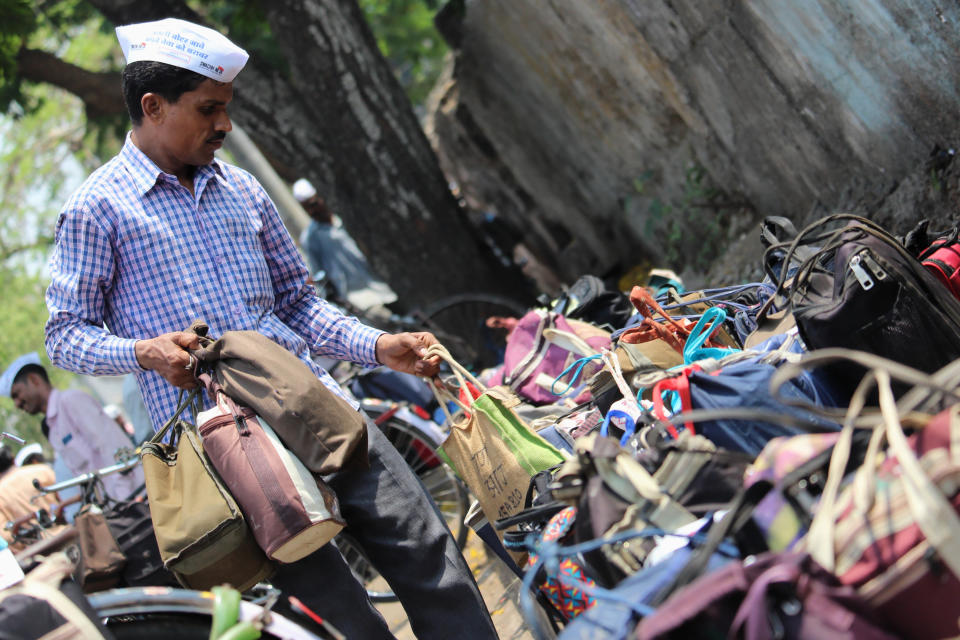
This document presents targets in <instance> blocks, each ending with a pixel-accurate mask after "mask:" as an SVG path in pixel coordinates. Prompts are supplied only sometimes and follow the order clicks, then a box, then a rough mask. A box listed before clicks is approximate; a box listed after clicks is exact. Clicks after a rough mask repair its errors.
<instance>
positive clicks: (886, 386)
mask: <svg viewBox="0 0 960 640" xmlns="http://www.w3.org/2000/svg"><path fill="white" fill-rule="evenodd" d="M837 359H846V360H849V361H851V362H856V363H858V364H860V365H861V366H862V367H865V368H867V369H868V373H867V375H866V376H865V377H864V379H863V381H862V382H861V384H860V386H859V387H858V388H857V391H856V393H855V394H854V396H853V398H852V400H851V403H850V407H849V410H848V412H847V417H846V419H845V421H844V429H843V431H842V432H841V434H840V439H839V441H838V442H837V445H836V446H835V447H834V451H833V455H832V457H831V459H830V470H829V476H828V479H827V483H826V487H825V488H824V491H823V495H822V496H821V499H820V503H819V505H818V507H817V511H816V516H815V517H814V520H813V523H812V524H811V526H810V530H809V532H808V533H807V536H806V537H805V538H804V539H803V540H802V541H801V544H802V545H803V548H805V549H807V550H808V551H809V552H810V553H811V555H813V556H814V558H815V559H817V561H818V562H819V563H820V564H822V565H823V566H824V567H826V568H827V569H829V570H831V571H833V572H834V573H836V574H837V575H838V576H839V578H840V580H841V582H843V583H845V584H849V585H851V586H854V587H856V588H857V590H858V592H859V593H860V595H861V596H863V597H864V599H865V600H866V601H867V602H869V603H871V604H872V605H873V606H875V607H877V609H878V610H879V611H880V612H881V614H882V616H883V619H884V620H885V621H886V622H887V623H888V624H889V625H890V627H891V628H892V629H893V630H895V631H897V632H898V633H899V634H900V635H902V636H903V637H907V638H942V637H954V636H956V635H957V634H958V632H960V623H958V617H957V613H956V610H955V608H953V607H950V606H947V607H944V606H941V605H942V603H945V602H950V603H955V602H957V601H958V600H960V579H958V576H960V516H958V514H957V511H958V510H960V493H958V491H957V486H958V481H960V407H958V406H957V405H956V404H954V405H953V406H951V407H950V408H948V409H946V410H944V411H941V412H940V413H938V414H937V415H936V417H934V418H933V419H932V420H929V422H928V423H927V424H926V425H925V426H922V428H920V429H918V430H917V432H916V433H915V434H914V435H912V436H910V437H907V436H906V435H905V433H904V431H903V423H904V421H909V422H911V423H914V424H916V423H917V420H918V418H919V416H921V415H923V414H924V413H925V412H926V411H927V410H928V408H930V407H938V406H939V405H940V403H941V399H942V398H949V401H950V402H954V403H955V402H957V400H960V389H958V384H957V381H958V380H960V361H955V362H953V363H951V364H950V365H948V366H946V367H944V368H943V369H941V370H940V371H938V372H937V373H935V374H933V375H932V376H931V375H926V374H924V373H922V372H919V371H916V370H913V369H909V368H907V367H904V366H902V365H898V364H897V363H895V362H891V361H889V360H883V359H881V358H877V357H876V356H872V355H870V354H864V353H857V352H850V351H847V350H842V349H830V350H822V351H821V352H817V353H814V354H812V355H811V358H809V359H808V361H807V362H804V363H798V365H797V366H798V367H799V366H800V365H801V364H802V365H805V366H816V365H822V364H823V363H827V362H829V361H830V360H837ZM787 373H789V371H786V372H785V374H787ZM894 378H896V379H899V380H900V381H901V382H904V383H908V384H913V385H915V386H914V387H913V388H912V389H911V390H910V391H908V392H907V393H906V394H905V395H903V396H902V397H901V399H900V402H896V401H895V400H894V396H893V391H892V381H893V379H894ZM874 386H876V387H877V388H878V390H879V403H880V414H879V415H877V414H876V413H875V412H874V413H871V412H868V411H866V410H865V409H864V406H865V402H866V397H867V395H868V394H869V393H870V392H871V391H872V390H873V387H874ZM858 423H859V426H862V427H867V428H872V429H873V433H872V436H871V439H870V443H869V446H868V449H867V454H866V456H865V462H864V464H862V465H861V466H860V468H859V469H858V470H857V472H856V473H855V474H854V476H853V479H852V481H846V482H845V481H844V477H843V476H844V469H845V468H846V467H847V460H848V459H849V456H850V451H851V443H852V442H853V438H854V429H855V427H856V426H858ZM884 449H886V451H884Z"/></svg>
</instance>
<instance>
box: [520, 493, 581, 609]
mask: <svg viewBox="0 0 960 640" xmlns="http://www.w3.org/2000/svg"><path fill="white" fill-rule="evenodd" d="M576 517H577V508H576V507H566V508H565V509H562V510H561V511H559V512H558V513H556V514H555V515H554V516H553V517H552V518H550V520H549V521H548V522H547V525H546V527H545V528H544V530H543V532H542V534H541V535H540V542H541V543H543V542H561V543H562V542H565V539H566V538H568V537H572V532H573V522H574V520H576ZM536 564H537V554H536V553H531V554H530V558H529V560H527V569H528V570H530V569H532V568H533V567H534V566H536ZM538 578H539V579H538V580H537V582H538V583H539V584H538V588H539V589H540V592H541V593H542V594H543V595H544V596H545V597H546V598H547V600H549V601H550V604H552V605H553V606H554V607H555V608H556V609H557V611H559V612H560V615H561V616H563V618H564V620H566V621H568V622H569V621H570V620H572V619H574V618H576V617H577V616H579V615H580V614H581V613H583V612H584V611H586V610H587V609H589V608H590V607H592V606H594V605H595V604H596V603H597V600H596V598H593V597H592V596H591V595H590V594H588V593H586V592H585V591H584V590H583V589H581V588H580V587H579V585H578V584H576V583H585V584H586V585H588V586H591V587H592V586H594V582H593V580H592V579H591V578H590V577H589V576H588V575H586V574H585V573H584V569H583V567H582V566H581V565H580V563H579V562H578V561H577V559H576V558H571V557H565V558H562V559H560V562H559V564H558V565H557V566H556V567H550V568H549V569H548V568H546V567H544V570H543V572H542V576H538ZM571 581H574V582H575V584H573V585H571V584H570V582H571Z"/></svg>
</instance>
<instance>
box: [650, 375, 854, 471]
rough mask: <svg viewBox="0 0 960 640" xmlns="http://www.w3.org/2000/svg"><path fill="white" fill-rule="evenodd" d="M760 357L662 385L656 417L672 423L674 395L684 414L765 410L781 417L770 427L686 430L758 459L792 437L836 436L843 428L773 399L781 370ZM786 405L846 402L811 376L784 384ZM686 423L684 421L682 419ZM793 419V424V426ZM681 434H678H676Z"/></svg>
mask: <svg viewBox="0 0 960 640" xmlns="http://www.w3.org/2000/svg"><path fill="white" fill-rule="evenodd" d="M760 359H761V358H760V357H758V358H753V359H750V360H745V361H742V362H735V363H733V364H730V365H727V366H725V367H723V368H721V369H720V370H718V371H714V372H712V373H706V372H704V371H701V370H699V369H698V368H697V367H696V366H693V367H687V368H686V369H685V370H684V371H683V372H682V373H681V374H680V375H679V376H675V377H671V378H667V379H665V380H661V381H660V382H658V383H657V384H656V385H655V386H654V388H653V400H654V414H655V415H656V416H657V417H658V418H661V419H663V420H666V421H667V422H670V420H669V418H668V416H667V415H666V411H665V410H664V407H663V394H664V392H666V391H674V392H676V394H677V396H678V397H679V404H680V408H681V409H682V411H684V412H687V411H693V410H699V409H707V410H710V409H718V410H742V409H749V410H753V411H754V412H756V410H765V411H767V412H769V413H770V414H771V415H776V416H782V417H783V419H782V420H780V419H777V418H773V419H772V420H771V421H765V420H762V419H757V418H754V419H745V418H743V417H739V416H738V417H733V416H732V414H733V413H735V412H728V415H731V417H718V418H716V419H708V420H703V421H698V424H697V425H696V428H694V426H693V423H692V422H687V423H684V426H685V427H686V428H687V429H688V430H690V431H692V432H694V433H698V434H700V435H702V436H704V437H706V438H707V439H709V440H710V441H712V442H713V443H714V444H716V445H717V446H718V447H721V448H724V449H729V450H732V451H742V452H744V453H748V454H751V455H754V456H756V455H758V454H759V453H760V451H761V450H762V449H763V447H764V446H765V445H766V444H767V442H769V441H770V440H771V439H773V438H776V437H779V436H793V435H799V434H802V433H809V432H811V431H814V432H816V431H836V430H838V429H839V425H837V424H835V423H833V422H830V421H828V420H826V419H824V418H821V417H818V416H815V415H813V414H811V413H809V412H807V411H805V410H803V409H801V408H798V407H795V406H790V405H789V404H785V403H784V402H781V401H780V400H778V399H777V398H775V397H774V396H773V395H772V394H771V393H770V379H771V378H772V377H773V374H774V372H775V371H776V367H775V366H774V365H771V364H766V363H764V362H761V361H760ZM778 395H779V397H780V398H782V399H784V400H785V401H787V402H789V401H791V400H792V401H797V402H802V403H803V404H813V405H818V406H826V407H836V406H840V404H839V403H840V401H841V400H842V399H841V398H839V397H837V394H836V392H835V391H834V390H833V389H831V388H830V387H829V386H827V385H826V384H823V382H822V381H820V380H819V379H818V378H817V377H815V376H812V375H801V376H798V377H796V378H793V379H791V380H790V381H788V382H787V383H786V384H784V385H783V386H782V387H781V388H780V390H779V393H778ZM681 418H682V416H681ZM790 418H793V419H792V420H791V419H790ZM672 432H673V433H674V434H676V431H675V429H673V430H672Z"/></svg>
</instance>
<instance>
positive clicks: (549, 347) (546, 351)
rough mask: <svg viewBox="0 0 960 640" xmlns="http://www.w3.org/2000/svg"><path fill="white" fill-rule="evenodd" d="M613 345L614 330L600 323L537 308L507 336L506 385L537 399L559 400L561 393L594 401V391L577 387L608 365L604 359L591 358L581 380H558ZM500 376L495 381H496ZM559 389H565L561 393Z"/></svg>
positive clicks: (549, 401) (523, 318)
mask: <svg viewBox="0 0 960 640" xmlns="http://www.w3.org/2000/svg"><path fill="white" fill-rule="evenodd" d="M610 346H611V343H610V334H609V333H608V332H606V331H604V330H603V329H600V328H599V327H595V326H593V325H591V324H588V323H586V322H579V321H577V320H567V319H566V318H565V317H563V316H562V315H560V314H557V313H553V312H549V311H543V310H539V309H536V310H533V311H530V312H529V313H527V314H526V315H525V316H523V317H522V318H520V320H519V321H518V322H517V324H516V327H514V329H513V331H511V333H510V335H509V336H508V337H507V350H506V353H505V354H504V359H503V362H504V367H503V384H505V385H507V386H509V387H510V388H511V389H513V390H514V391H515V392H516V393H517V395H519V396H521V397H523V398H525V399H526V400H528V401H530V402H532V403H534V404H549V403H552V402H557V400H558V399H559V397H560V396H561V395H562V396H565V397H570V396H571V395H572V397H573V399H574V401H575V402H576V403H577V404H580V403H583V402H586V401H588V400H590V390H589V389H584V390H582V391H576V389H577V388H578V386H585V385H586V381H587V380H588V379H589V378H590V376H592V375H593V374H595V373H596V372H597V371H600V369H602V368H603V363H602V362H601V361H600V359H599V358H597V359H596V360H593V361H589V362H587V363H586V364H585V365H584V367H583V369H582V371H580V375H579V376H578V382H574V383H572V384H568V383H567V382H565V381H567V380H570V377H571V374H570V373H568V374H567V375H566V376H564V381H560V382H557V383H556V385H554V381H555V380H556V379H557V377H558V376H559V375H560V374H561V373H563V372H564V371H565V370H566V369H567V368H568V367H570V366H571V365H572V364H573V363H574V362H575V361H576V360H578V359H580V358H583V357H588V356H594V355H599V353H600V349H602V348H607V349H609V348H610ZM496 384H499V381H493V386H496ZM553 390H555V391H559V392H561V393H560V394H559V395H558V394H557V393H553Z"/></svg>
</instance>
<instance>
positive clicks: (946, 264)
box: [921, 241, 960, 298]
mask: <svg viewBox="0 0 960 640" xmlns="http://www.w3.org/2000/svg"><path fill="white" fill-rule="evenodd" d="M931 250H932V251H931ZM923 255H925V256H926V257H924V258H923V259H922V264H923V266H924V267H925V268H926V269H927V271H929V272H930V273H932V274H933V275H934V276H936V278H937V280H939V281H940V282H942V283H943V284H944V286H945V287H947V289H949V290H950V293H952V294H953V295H954V297H956V298H960V242H956V241H955V242H950V243H945V242H943V241H937V242H934V243H933V244H932V245H930V248H929V249H927V250H926V251H924V252H923V254H921V256H923Z"/></svg>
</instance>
